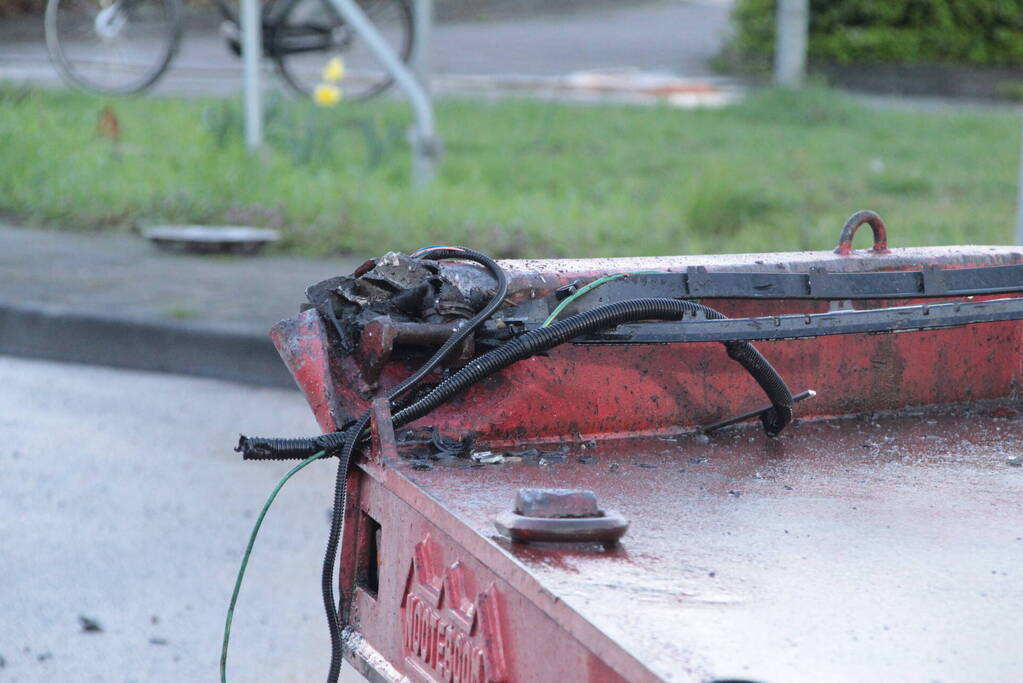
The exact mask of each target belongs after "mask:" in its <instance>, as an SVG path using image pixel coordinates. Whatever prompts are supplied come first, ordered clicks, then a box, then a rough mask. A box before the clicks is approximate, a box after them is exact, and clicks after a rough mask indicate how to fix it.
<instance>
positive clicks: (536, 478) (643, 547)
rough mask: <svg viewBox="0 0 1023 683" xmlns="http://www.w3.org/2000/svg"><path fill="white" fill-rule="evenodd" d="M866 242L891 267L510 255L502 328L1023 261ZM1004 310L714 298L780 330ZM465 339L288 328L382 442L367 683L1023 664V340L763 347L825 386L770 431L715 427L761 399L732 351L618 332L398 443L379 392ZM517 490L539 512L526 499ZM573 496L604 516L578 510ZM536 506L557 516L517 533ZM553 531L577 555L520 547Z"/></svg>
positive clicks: (368, 325) (365, 534)
mask: <svg viewBox="0 0 1023 683" xmlns="http://www.w3.org/2000/svg"><path fill="white" fill-rule="evenodd" d="M873 227H875V228H876V227H878V226H873ZM845 237H846V235H845V234H843V242H845V243H846V245H845V246H846V247H848V246H849V244H848V243H849V242H851V239H852V233H851V231H850V232H849V234H848V236H847V237H848V240H846V239H845ZM875 238H876V239H875V242H876V244H875V247H874V249H871V250H866V251H852V250H851V248H846V249H841V248H840V249H839V250H836V251H837V252H840V253H834V252H798V253H774V254H752V255H719V256H685V257H664V258H630V259H594V260H557V261H505V262H502V264H501V265H502V267H503V268H504V269H505V271H506V273H507V274H508V277H509V280H510V286H509V292H508V297H507V298H506V300H505V307H506V308H507V307H510V306H514V305H518V304H527V303H528V302H538V301H543V300H551V301H554V300H555V299H552V298H551V297H554V296H555V295H556V294H557V293H558V292H559V291H561V292H562V293H564V292H567V291H577V289H578V287H580V286H582V285H585V284H586V283H588V282H593V281H594V280H596V279H597V278H600V277H603V276H607V275H610V274H615V273H625V272H642V271H658V272H661V273H686V272H690V273H694V272H707V273H711V274H713V273H726V272H727V273H745V274H753V275H758V274H771V273H785V274H808V273H818V272H822V271H826V272H827V273H849V274H859V273H864V274H866V273H881V272H900V271H921V270H924V269H927V268H932V269H936V271H933V270H932V271H931V272H932V273H934V272H939V274H940V273H941V272H948V271H950V270H953V269H961V268H969V267H986V266H1005V265H1012V264H1021V263H1023V252H1021V251H1020V250H1019V249H1017V248H1009V247H956V248H910V249H892V250H889V249H887V245H886V243H885V235H884V232H883V224H882V225H881V226H880V230H875ZM840 246H841V245H840ZM388 258H391V257H384V259H378V260H377V261H376V262H370V263H368V264H367V265H366V266H364V268H363V269H360V270H361V271H362V274H365V273H370V272H372V271H373V269H374V268H379V267H381V266H382V265H383V264H384V263H385V262H387V259H388ZM388 263H391V265H392V266H394V265H395V264H401V263H404V261H397V260H392V261H390V262H388ZM694 268H699V269H701V270H699V271H694V270H692V269H694ZM702 269H705V271H703V270H702ZM437 273H438V275H437V276H438V277H442V278H443V280H444V282H445V283H447V284H450V285H452V286H455V287H456V288H460V289H461V290H462V291H463V292H468V291H470V290H471V289H473V287H478V288H481V289H482V290H486V289H487V287H488V286H490V287H492V284H488V283H490V280H488V279H487V278H488V276H487V275H486V273H485V272H484V271H483V270H482V269H480V268H478V267H477V266H475V265H470V264H465V263H458V262H453V261H448V262H444V263H442V264H440V265H438V267H437ZM360 275H361V274H359V273H357V274H356V276H360ZM691 277H692V276H691ZM924 277H926V276H924ZM330 287H331V288H332V289H336V288H337V283H330ZM601 291H602V290H601V289H595V290H593V292H592V293H591V294H588V295H587V296H591V297H594V298H597V299H599V296H600V293H601ZM1001 296H1002V295H998V294H991V295H985V296H980V297H968V298H963V297H952V296H949V297H942V296H933V295H930V296H927V297H923V296H921V297H919V298H914V297H907V298H899V299H880V300H879V299H866V298H856V299H848V300H847V299H843V298H831V297H827V298H824V297H822V298H814V297H804V298H757V297H755V296H750V297H748V298H743V297H729V298H721V299H714V298H701V302H702V303H703V304H706V305H708V306H710V307H712V308H714V309H717V310H719V311H720V312H722V313H724V314H725V315H726V316H729V317H732V318H737V317H739V318H750V317H759V318H765V319H767V318H769V317H770V316H783V315H791V314H799V315H807V316H812V315H814V314H822V313H827V312H828V311H845V310H859V311H868V310H880V309H885V308H888V307H893V306H906V305H912V304H915V303H921V302H929V303H932V304H939V303H943V302H947V301H957V302H959V301H982V300H984V299H992V300H993V299H997V298H1000V297H1001ZM580 301H582V299H580ZM545 310H546V309H545ZM925 314H926V310H925ZM463 317H464V316H463ZM811 319H812V318H811V317H807V321H810V320H811ZM342 322H343V321H342ZM807 324H809V322H808V323H807ZM456 326H457V316H455V315H452V316H450V319H445V318H444V316H443V315H441V316H438V317H437V318H436V319H432V320H422V321H410V320H405V319H394V318H389V317H388V316H386V315H382V316H378V317H376V318H371V319H364V320H363V323H362V324H361V325H360V327H359V334H358V335H356V336H355V337H353V342H352V346H351V348H349V349H348V350H347V351H344V352H342V351H339V341H338V339H337V336H336V335H337V331H336V330H334V329H332V324H331V321H330V320H329V319H328V317H327V316H324V315H323V313H322V310H317V309H315V308H311V309H309V310H307V311H305V312H303V313H302V314H300V315H299V316H297V317H296V318H294V319H292V320H288V321H284V322H282V323H280V324H279V325H277V326H276V327H275V328H274V330H273V333H272V336H273V339H274V342H275V343H276V345H277V347H278V349H279V351H280V353H281V356H282V357H283V359H284V361H285V363H286V364H287V365H288V367H289V368H290V370H291V372H292V373H293V375H294V377H295V379H296V381H297V382H298V384H299V385H300V387H301V388H302V390H303V392H304V393H305V396H306V397H307V399H308V401H309V404H310V406H311V407H312V409H313V412H314V413H315V415H316V418H317V421H318V422H319V425H320V427H321V428H322V429H323V430H324V431H325V432H333V431H335V430H337V429H340V428H342V427H343V426H344V425H346V424H347V423H349V421H350V420H351V419H353V418H355V417H357V416H358V415H360V414H361V413H363V412H364V411H366V410H369V411H371V414H372V443H371V444H370V445H369V447H368V448H366V449H365V451H364V453H363V456H362V457H361V458H360V459H359V460H358V462H357V463H356V465H355V466H354V467H353V468H352V470H351V472H350V474H349V481H348V485H349V497H348V500H347V509H346V511H345V512H346V518H345V519H346V521H345V526H344V533H343V538H342V551H341V568H340V592H341V616H342V620H343V622H344V624H345V648H346V650H345V655H346V658H347V659H348V660H349V661H350V662H351V663H352V664H353V665H354V666H355V667H356V668H357V669H358V670H359V671H360V672H362V673H363V674H364V675H366V676H367V677H368V678H370V679H371V680H388V681H390V680H402V679H404V678H408V679H410V680H414V681H618V680H621V681H653V680H671V681H715V680H720V681H723V680H732V679H741V680H753V681H802V680H814V681H822V680H1011V679H1012V678H1014V677H1016V676H1018V675H1019V673H1020V672H1021V671H1023V649H1021V648H1019V647H1018V638H1019V636H1018V627H1019V624H1020V618H1019V614H1021V613H1023V582H1021V581H1020V567H1023V540H1021V538H1023V527H1021V524H1020V523H1021V521H1023V469H1020V468H1017V467H1013V464H1015V463H1018V462H1020V456H1021V455H1023V435H1021V434H1020V429H1019V428H1020V426H1021V424H1023V408H1021V406H1020V404H1019V402H1018V397H1019V392H1020V384H1021V380H1023V360H1021V359H1023V355H1021V351H1023V322H1021V321H1019V320H1015V319H1013V320H1003V321H999V322H985V323H983V324H980V323H978V324H967V325H961V326H955V327H942V328H938V329H926V330H923V331H912V332H908V333H905V334H893V333H887V334H884V333H882V334H878V333H869V334H868V333H855V334H842V335H827V336H825V335H823V334H822V335H821V336H817V337H812V336H811V337H803V338H793V339H784V340H779V341H763V342H758V344H757V345H758V348H759V349H760V350H761V352H762V353H763V354H764V356H766V357H767V359H768V360H769V361H770V362H771V364H772V365H773V366H774V367H775V368H776V369H777V371H778V372H779V374H780V375H781V376H782V377H783V378H784V379H785V381H786V382H787V383H788V385H789V386H790V387H792V389H793V391H794V392H795V391H801V390H803V389H813V390H815V391H816V394H817V395H816V397H815V398H814V399H813V400H809V401H805V402H801V403H799V404H797V405H796V407H795V412H796V416H797V418H798V419H797V420H796V422H795V423H794V424H792V425H790V426H789V427H788V428H787V429H786V430H785V431H784V433H782V434H781V435H780V436H778V437H776V438H769V437H768V436H766V435H765V434H764V433H763V432H762V431H761V430H759V429H755V428H753V427H750V428H744V427H736V428H733V429H729V430H726V431H720V432H715V433H713V434H709V435H704V434H703V432H701V431H700V430H699V426H700V425H706V424H709V423H711V422H714V421H716V420H720V419H722V418H727V417H729V416H731V415H735V414H737V413H741V412H743V411H747V410H750V409H756V408H759V407H762V406H763V404H764V397H763V393H762V391H761V389H760V387H758V385H757V383H756V382H754V381H753V380H752V379H751V378H750V376H749V375H748V374H746V373H745V372H744V371H743V368H742V367H740V366H739V365H738V364H736V363H735V362H733V361H732V360H731V359H730V358H729V357H728V355H727V354H726V353H725V351H724V350H723V349H722V347H721V344H719V343H716V342H695V343H681V342H680V343H617V342H615V340H614V339H606V340H603V341H602V340H597V342H599V343H568V344H564V345H562V346H558V347H556V348H554V349H551V350H550V351H549V352H548V353H546V354H544V355H537V356H534V357H532V358H528V359H526V360H522V361H519V362H517V363H514V364H513V365H510V366H508V367H507V368H505V369H503V370H501V371H500V372H498V373H495V374H493V375H491V376H490V377H487V378H486V379H484V380H483V381H481V382H479V383H477V384H475V385H474V386H472V387H471V388H469V389H468V390H467V391H465V392H464V393H462V394H460V395H458V396H457V397H455V398H454V399H453V400H451V401H449V402H447V403H445V404H444V405H442V406H440V407H439V408H437V409H436V410H434V411H433V412H431V413H429V414H428V415H426V416H425V417H422V418H420V419H418V420H416V421H415V422H412V423H411V424H409V425H405V426H402V427H400V428H398V429H395V428H394V426H393V424H392V419H391V410H390V407H389V403H388V401H387V399H386V398H384V392H385V391H386V389H387V388H388V387H390V386H393V385H395V384H396V383H398V382H399V381H400V380H401V379H403V378H404V377H406V376H407V375H409V374H410V373H411V372H412V371H413V370H414V369H415V368H416V367H418V365H419V364H421V362H422V360H423V358H424V357H425V354H428V353H429V352H432V351H433V350H434V349H435V348H436V347H437V346H439V344H440V343H441V342H442V341H443V340H444V339H446V338H447V336H448V335H450V334H451V332H452V330H453V329H455V327H456ZM342 333H343V330H342ZM482 341H483V340H481V339H480V338H476V339H473V338H470V339H469V340H467V342H466V343H465V344H463V345H461V346H460V347H459V348H458V349H456V351H455V352H454V353H453V354H452V356H451V357H450V358H449V359H448V363H447V364H448V365H449V366H452V367H454V368H457V367H461V366H463V365H465V364H466V363H467V362H469V361H470V360H471V359H472V358H474V357H475V356H477V355H478V354H479V353H481V352H482V351H481V349H480V348H479V346H480V344H481V343H482ZM440 376H441V375H440V373H437V376H436V377H435V378H434V380H439V378H440ZM438 435H439V436H440V438H441V439H442V441H441V447H438V446H437V441H436V439H437V437H438ZM444 444H449V445H450V444H464V445H465V446H466V447H467V448H468V450H467V451H466V452H464V453H457V452H454V451H457V449H455V448H451V449H449V450H451V451H452V452H446V449H445V447H444ZM523 489H532V490H536V489H539V490H540V491H539V492H536V491H534V493H533V494H526V498H525V499H523V495H524V494H523V493H522V490H523ZM566 489H567V490H573V491H588V492H592V494H593V495H592V497H583V498H579V497H574V498H566V499H562V498H558V497H557V496H559V495H561V494H559V493H558V491H559V490H566ZM528 495H534V496H539V499H529V498H528ZM587 496H588V494H587ZM594 504H595V505H597V506H598V507H595V508H592V507H589V506H592V505H594ZM544 505H546V506H548V507H547V508H543V506H544ZM523 506H527V507H528V506H539V507H530V508H529V509H531V510H534V513H531V514H523V509H524V508H523ZM516 508H517V510H518V512H517V513H516ZM537 510H538V511H537ZM516 514H518V517H521V518H524V519H541V520H542V519H547V520H548V521H547V522H542V521H541V522H538V523H537V526H536V529H538V530H539V532H538V533H539V534H540V535H539V536H536V537H532V536H530V534H531V533H533V531H531V527H529V528H527V527H528V525H524V526H523V528H524V529H525V531H523V532H521V533H520V535H519V536H517V537H515V538H516V540H514V541H513V540H511V538H509V532H508V527H507V525H508V524H515V523H516V521H517V519H518V517H516ZM612 516H614V517H615V518H618V519H619V520H620V524H619V535H620V532H621V531H624V528H622V527H621V525H622V524H625V525H627V527H628V531H627V533H625V535H624V537H623V538H621V540H620V542H617V543H616V542H614V538H612V537H605V536H601V535H600V534H597V535H590V536H587V535H586V533H591V534H593V533H594V532H593V531H592V527H587V528H589V529H590V531H589V532H585V531H580V529H582V528H583V527H586V526H587V524H588V522H586V521H585V520H594V519H599V518H604V519H605V522H606V521H607V520H609V519H611V517H612ZM502 518H503V519H504V522H502ZM509 520H510V522H509ZM550 520H553V521H550ZM580 520H583V521H580ZM495 522H496V525H495ZM565 522H573V523H574V528H575V530H574V531H573V530H572V528H570V527H572V526H573V525H572V524H565ZM502 524H504V526H502ZM605 526H609V524H605ZM551 530H553V531H551ZM559 530H560V531H559ZM548 531H550V532H551V533H555V534H557V533H563V534H564V536H563V537H559V540H558V541H557V542H535V543H534V542H529V541H530V540H531V539H535V538H546V537H545V536H544V535H543V534H544V533H547V532H548ZM612 536H613V535H612Z"/></svg>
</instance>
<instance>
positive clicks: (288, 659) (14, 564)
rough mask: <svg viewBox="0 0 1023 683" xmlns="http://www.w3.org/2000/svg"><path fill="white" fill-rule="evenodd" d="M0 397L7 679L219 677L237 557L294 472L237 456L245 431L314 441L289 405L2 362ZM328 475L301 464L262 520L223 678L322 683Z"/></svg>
mask: <svg viewBox="0 0 1023 683" xmlns="http://www.w3.org/2000/svg"><path fill="white" fill-rule="evenodd" d="M0 386H2V387H3V389H2V390H0V474H2V484H0V577H2V579H3V587H2V589H0V614H2V615H3V618H2V619H0V681H6V682H10V683H28V682H34V681H76V682H79V683H93V682H95V683H100V682H102V683H111V682H125V683H127V682H129V681H137V682H140V683H141V682H146V683H164V682H166V683H171V682H173V683H178V682H180V681H201V680H206V681H209V680H215V679H216V678H217V675H218V674H217V671H218V662H219V657H220V644H221V639H222V637H223V626H224V615H225V610H226V608H227V605H228V600H229V598H230V595H231V590H232V588H233V584H234V577H235V573H236V571H237V569H238V563H239V561H240V559H241V556H242V552H243V550H244V547H245V543H246V542H247V539H248V535H249V532H250V529H251V527H252V524H253V521H254V519H255V516H256V515H257V514H258V513H259V510H260V508H261V506H262V504H263V501H264V499H265V497H266V495H267V494H268V493H269V492H270V490H271V489H272V487H273V486H274V484H275V482H276V481H277V479H278V478H279V477H280V476H281V475H282V474H283V473H284V472H285V471H286V470H287V469H288V468H289V467H290V464H289V463H259V464H253V463H245V462H242V461H241V460H240V457H239V456H238V455H237V454H236V453H233V452H232V450H231V447H232V445H233V444H234V442H235V441H236V439H237V435H238V432H240V431H241V432H246V433H253V432H257V433H260V434H273V435H277V434H280V435H289V434H290V435H302V434H307V433H312V432H314V431H315V430H316V425H315V423H314V421H313V418H312V415H311V413H310V412H309V410H308V408H307V407H306V405H305V402H304V401H303V400H302V398H301V397H300V395H299V394H297V393H295V392H290V391H280V390H270V389H253V388H251V387H243V386H241V385H236V384H230V383H225V382H217V381H211V380H196V379H187V378H181V377H170V376H166V375H153V374H147V373H140V372H130V371H123V370H110V369H104V368H95V367H85V366H76V365H61V364H55V363H44V362H38V361H28V360H16V359H11V358H6V357H0ZM333 478H334V466H333V463H330V464H327V463H323V464H319V463H317V464H314V465H312V466H310V467H309V468H307V469H306V470H304V471H302V472H300V473H299V474H298V475H296V476H295V478H293V479H292V480H291V482H290V483H289V485H288V486H286V487H285V488H284V489H283V490H282V492H281V494H280V496H279V497H278V499H277V503H276V504H275V506H274V508H273V509H272V510H271V511H270V514H269V515H268V516H267V518H266V522H265V523H264V526H263V531H262V533H261V535H260V537H259V539H258V542H257V544H256V548H255V552H254V553H253V556H252V560H251V562H250V565H249V574H248V577H247V580H246V583H245V585H244V586H243V588H242V592H241V597H240V600H239V605H238V609H237V611H236V613H235V622H234V623H235V627H234V632H233V636H232V641H231V643H232V647H231V652H230V658H229V668H228V671H229V680H231V681H233V682H242V681H313V680H322V679H323V678H324V677H325V675H326V668H327V664H328V658H329V639H328V637H327V632H326V627H325V622H324V618H323V613H322V606H321V602H320V600H321V598H320V591H319V583H320V563H321V560H322V552H323V544H324V542H325V539H326V534H327V510H328V508H329V505H330V498H331V495H332V490H333ZM83 618H84V619H88V620H91V621H92V622H93V623H96V624H97V625H98V627H99V629H100V630H97V631H90V630H86V628H85V627H84V626H83V624H85V623H86V622H84V621H83Z"/></svg>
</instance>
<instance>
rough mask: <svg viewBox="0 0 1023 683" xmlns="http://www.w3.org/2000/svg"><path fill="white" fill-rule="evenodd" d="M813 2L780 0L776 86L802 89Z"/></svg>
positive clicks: (775, 59) (776, 38)
mask: <svg viewBox="0 0 1023 683" xmlns="http://www.w3.org/2000/svg"><path fill="white" fill-rule="evenodd" d="M809 4H810V1H809V0H778V11H777V14H776V16H775V21H776V32H775V45H774V82H775V84H776V85H780V86H782V87H785V88H799V87H801V86H802V85H803V77H804V76H805V75H806V41H807V33H808V32H809V25H810V8H809Z"/></svg>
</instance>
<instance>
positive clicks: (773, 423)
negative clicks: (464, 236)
mask: <svg viewBox="0 0 1023 683" xmlns="http://www.w3.org/2000/svg"><path fill="white" fill-rule="evenodd" d="M696 313H703V314H704V315H706V316H707V317H708V318H713V319H721V318H724V316H723V315H722V314H720V313H718V312H717V311H715V310H714V309H712V308H709V307H707V306H704V305H702V304H697V303H694V302H692V301H683V300H679V299H632V300H629V301H620V302H617V303H613V304H609V305H607V306H601V307H600V308H595V309H593V310H590V311H587V312H586V313H580V314H578V315H574V316H572V317H571V318H566V319H564V320H561V321H559V322H556V323H554V324H553V325H551V326H550V327H541V328H539V329H535V330H533V331H531V332H527V333H526V334H523V335H521V336H519V337H516V338H515V339H513V340H511V341H509V342H506V343H505V344H502V345H501V346H499V347H498V348H496V349H494V350H493V351H490V352H488V353H485V354H483V355H482V356H479V357H478V358H474V359H473V360H471V361H469V363H468V364H467V365H466V366H465V367H463V368H462V369H461V370H459V371H458V372H456V373H455V374H453V375H452V376H451V377H448V378H447V379H445V380H444V381H442V382H441V383H440V384H438V385H437V386H436V387H435V388H434V389H433V391H431V392H430V393H429V394H427V395H426V396H424V397H422V398H421V399H419V400H418V401H415V402H414V403H412V404H411V405H409V406H407V407H405V408H402V409H401V410H399V411H398V412H396V413H395V414H394V416H393V418H392V419H393V422H394V426H395V427H400V426H402V425H405V424H408V423H409V422H412V421H413V420H416V419H418V418H420V417H422V416H423V415H426V414H427V413H429V412H430V411H432V410H434V409H435V408H437V407H438V406H439V405H441V404H443V403H444V402H446V401H448V400H449V399H451V398H452V397H453V396H455V395H457V394H459V393H461V392H463V391H465V390H466V389H467V388H469V387H470V386H471V385H473V384H475V383H476V382H478V381H480V380H481V379H483V378H484V377H487V376H488V375H491V374H493V373H495V372H497V371H498V370H501V369H502V368H505V367H507V366H509V365H511V364H512V363H515V362H517V361H520V360H523V359H525V358H529V357H530V356H533V355H535V354H537V353H541V352H543V351H547V350H548V349H552V348H554V347H555V346H558V345H559V344H564V343H565V342H567V341H569V340H571V339H574V338H576V337H579V336H581V335H584V334H590V333H592V332H596V331H597V330H601V329H606V328H610V327H615V326H616V325H621V324H622V323H626V322H632V321H636V320H649V319H656V318H660V319H669V320H678V319H681V318H682V317H684V316H685V315H686V314H689V315H693V314H696ZM724 345H725V348H726V349H727V350H728V355H729V357H730V358H732V359H733V360H735V361H736V362H738V363H739V364H740V365H742V366H743V367H744V368H745V369H746V370H747V371H748V372H749V373H750V374H751V375H752V376H753V378H754V379H755V380H756V381H757V384H759V385H760V387H761V388H762V389H763V390H764V393H765V394H767V397H768V398H769V399H770V401H771V409H770V410H768V411H765V412H764V413H763V414H762V416H761V421H762V422H763V425H764V430H765V431H766V432H767V434H768V435H769V436H776V435H777V434H778V433H779V432H781V430H782V429H784V428H785V426H786V425H787V424H788V423H789V422H790V421H791V420H792V393H791V392H790V391H789V389H788V387H787V386H786V385H785V382H784V381H783V380H782V378H781V377H780V376H779V375H778V373H777V371H776V370H775V369H774V368H773V367H771V364H770V363H768V362H767V359H766V358H764V357H763V356H762V355H761V354H760V352H759V351H757V350H756V349H755V348H754V347H753V345H752V344H750V343H749V342H745V341H730V342H724Z"/></svg>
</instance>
